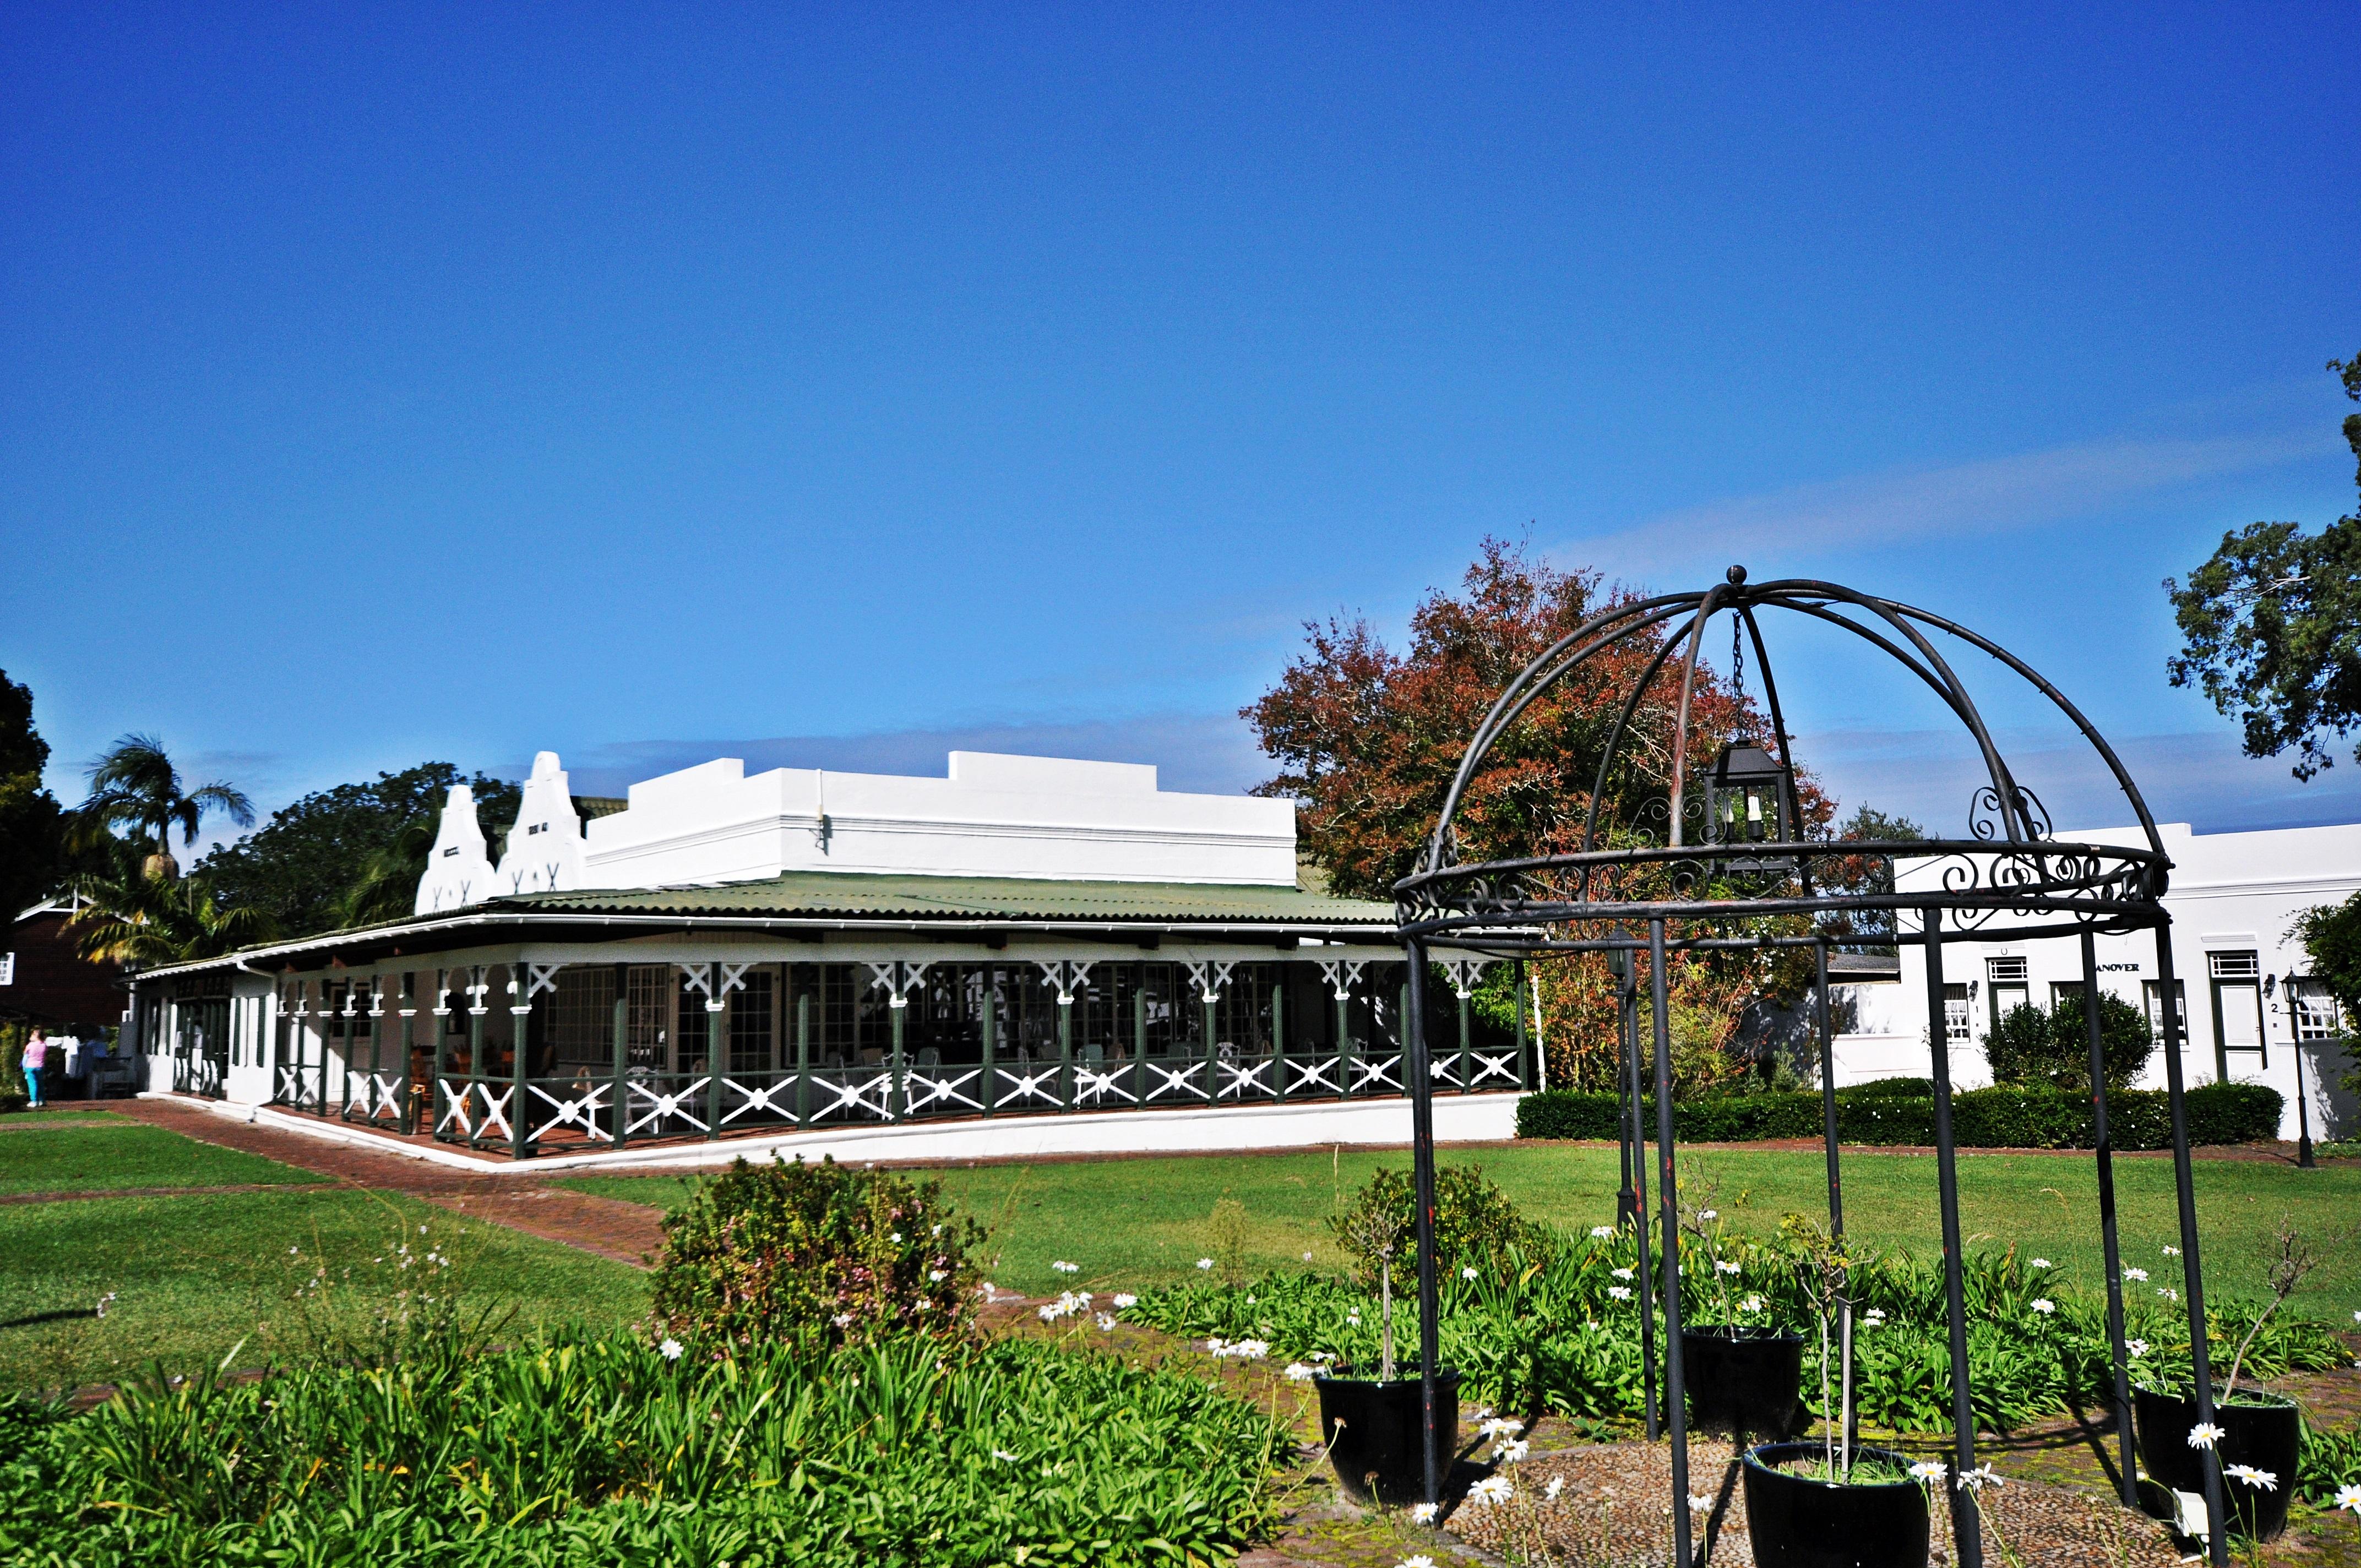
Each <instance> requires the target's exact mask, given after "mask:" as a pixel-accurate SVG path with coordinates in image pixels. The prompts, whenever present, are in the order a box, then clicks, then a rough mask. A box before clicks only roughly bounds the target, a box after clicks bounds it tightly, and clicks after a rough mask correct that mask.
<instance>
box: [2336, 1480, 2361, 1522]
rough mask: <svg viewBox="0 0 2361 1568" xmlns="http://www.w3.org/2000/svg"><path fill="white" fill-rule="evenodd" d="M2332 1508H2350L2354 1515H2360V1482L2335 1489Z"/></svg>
mask: <svg viewBox="0 0 2361 1568" xmlns="http://www.w3.org/2000/svg"><path fill="white" fill-rule="evenodd" d="M2334 1506H2335V1507H2337V1508H2350V1509H2352V1510H2353V1511H2354V1512H2355V1513H2356V1514H2361V1481H2356V1482H2352V1483H2348V1484H2347V1485H2345V1486H2339V1487H2337V1488H2336V1502H2335V1504H2334Z"/></svg>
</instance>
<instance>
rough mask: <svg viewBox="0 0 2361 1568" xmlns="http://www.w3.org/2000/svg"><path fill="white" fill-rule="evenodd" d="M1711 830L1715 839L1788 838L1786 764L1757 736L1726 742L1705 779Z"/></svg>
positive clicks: (1775, 841)
mask: <svg viewBox="0 0 2361 1568" xmlns="http://www.w3.org/2000/svg"><path fill="white" fill-rule="evenodd" d="M1706 808H1707V810H1708V813H1709V814H1710V816H1711V818H1712V821H1711V825H1710V827H1709V828H1708V833H1709V836H1710V837H1711V839H1712V840H1713V842H1715V843H1717V844H1778V843H1784V842H1785V841H1786V839H1787V836H1788V835H1787V826H1788V825H1787V770H1786V769H1784V768H1783V767H1781V766H1780V765H1779V760H1778V759H1777V758H1776V757H1773V755H1772V754H1771V753H1770V752H1768V751H1764V750H1763V747H1762V745H1761V743H1760V742H1758V741H1754V740H1731V741H1728V742H1725V743H1724V744H1723V746H1722V748H1721V755H1720V756H1719V757H1718V758H1716V759H1715V761H1714V764H1713V774H1712V777H1711V779H1710V780H1709V781H1708V787H1707V792H1706Z"/></svg>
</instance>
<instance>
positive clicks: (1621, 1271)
mask: <svg viewBox="0 0 2361 1568" xmlns="http://www.w3.org/2000/svg"><path fill="white" fill-rule="evenodd" d="M1608 1272H1609V1273H1610V1274H1612V1275H1614V1276H1615V1277H1616V1278H1618V1279H1631V1278H1633V1277H1636V1276H1637V1275H1638V1274H1639V1272H1640V1271H1639V1270H1638V1269H1636V1268H1615V1269H1609V1271H1608ZM2355 1316H2356V1317H2361V1313H2356V1314H2355Z"/></svg>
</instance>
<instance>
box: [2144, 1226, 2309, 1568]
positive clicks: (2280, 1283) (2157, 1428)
mask: <svg viewBox="0 0 2361 1568" xmlns="http://www.w3.org/2000/svg"><path fill="white" fill-rule="evenodd" d="M2278 1242H2279V1255H2278V1256H2277V1257H2275V1258H2273V1259H2272V1260H2271V1266H2270V1269H2269V1271H2268V1274H2267V1275H2266V1276H2265V1281H2264V1282H2265V1284H2266V1285H2267V1286H2268V1288H2269V1291H2270V1298H2271V1299H2270V1301H2269V1303H2268V1305H2266V1306H2265V1307H2264V1308H2263V1310H2262V1311H2261V1312H2259V1313H2257V1315H2256V1318H2255V1321H2254V1324H2253V1326H2252V1327H2250V1328H2249V1329H2247V1331H2246V1338H2244V1339H2242V1340H2240V1341H2239V1342H2238V1349H2237V1354H2235V1355H2233V1356H2232V1357H2231V1358H2230V1376H2229V1377H2228V1379H2227V1380H2225V1381H2224V1382H2223V1383H2222V1384H2221V1385H2220V1386H2219V1387H2217V1388H2215V1390H2214V1393H2213V1427H2212V1428H2210V1429H2208V1428H2206V1427H2203V1426H2202V1425H2201V1424H2200V1423H2199V1421H2198V1420H2197V1398H2196V1394H2195V1391H2194V1390H2193V1389H2192V1388H2191V1387H2190V1385H2189V1382H2188V1380H2187V1379H2186V1378H2180V1379H2174V1380H2171V1381H2169V1382H2168V1380H2167V1379H2165V1378H2163V1377H2161V1376H2155V1375H2153V1374H2152V1373H2151V1374H2149V1375H2146V1376H2142V1377H2141V1379H2140V1381H2139V1384H2138V1386H2137V1387H2135V1388H2134V1389H2133V1390H2132V1411H2133V1415H2134V1418H2135V1420H2136V1423H2137V1425H2138V1428H2139V1451H2140V1463H2141V1464H2142V1465H2143V1466H2145V1467H2146V1469H2147V1473H2148V1477H2149V1478H2150V1479H2151V1480H2154V1481H2157V1482H2158V1483H2160V1484H2161V1485H2163V1486H2168V1487H2169V1488H2170V1489H2172V1490H2173V1491H2175V1492H2180V1493H2184V1494H2186V1495H2187V1496H2188V1497H2190V1498H2202V1497H2204V1495H2205V1451H2206V1450H2207V1449H2211V1450H2213V1453H2214V1456H2215V1457H2216V1458H2217V1459H2219V1460H2220V1462H2221V1464H2222V1501H2223V1504H2224V1508H2226V1509H2227V1510H2228V1512H2229V1515H2230V1528H2231V1530H2232V1532H2233V1533H2235V1534H2237V1535H2243V1536H2245V1537H2246V1538H2247V1539H2248V1540H2250V1541H2270V1540H2273V1539H2275V1538H2276V1537H2277V1536H2278V1535H2279V1532H2280V1531H2281V1530H2285V1529H2286V1528H2287V1515H2288V1502H2289V1499H2290V1494H2291V1493H2292V1492H2293V1491H2294V1489H2295V1474H2296V1461H2297V1456H2298V1454H2299V1453H2301V1448H2302V1444H2303V1415H2302V1412H2301V1411H2300V1410H2299V1409H2297V1408H2296V1403H2295V1401H2294V1400H2292V1399H2290V1398H2284V1397H2282V1396H2280V1395H2278V1394H2272V1393H2267V1392H2265V1391H2264V1390H2262V1389H2258V1388H2247V1389H2241V1388H2240V1387H2238V1375H2239V1373H2240V1371H2241V1370H2243V1369H2244V1367H2245V1365H2246V1353H2247V1351H2248V1350H2250V1349H2251V1348H2253V1345H2254V1343H2255V1339H2256V1336H2257V1335H2258V1334H2260V1333H2261V1332H2263V1325H2264V1324H2265V1323H2267V1322H2268V1321H2270V1319H2271V1315H2272V1314H2273V1313H2275V1312H2277V1311H2278V1310H2279V1307H2280V1305H2281V1304H2282V1303H2284V1302H2285V1301H2286V1300H2287V1299H2288V1298H2289V1297H2290V1296H2291V1295H2293V1294H2294V1293H2295V1288H2296V1287H2297V1286H2298V1285H2301V1284H2302V1283H2303V1279H2304V1277H2305V1276H2306V1275H2308V1274H2310V1273H2311V1272H2312V1270H2313V1269H2315V1268H2317V1267H2319V1266H2320V1259H2319V1257H2318V1256H2317V1255H2315V1254H2314V1253H2313V1252H2312V1248H2311V1246H2310V1245H2308V1244H2306V1243H2305V1241H2304V1239H2303V1238H2302V1237H2301V1236H2300V1235H2298V1234H2296V1233H2295V1231H2294V1230H2293V1229H2292V1228H2291V1227H2290V1225H2289V1224H2288V1223H2287V1222H2286V1221H2285V1220H2284V1219H2282V1220H2281V1221H2280V1222H2279V1237H2278ZM2141 1348H2142V1349H2146V1348H2147V1347H2146V1346H2144V1345H2143V1346H2142V1347H2141ZM2183 1507H2184V1509H2185V1508H2187V1505H2186V1503H2184V1504H2183Z"/></svg>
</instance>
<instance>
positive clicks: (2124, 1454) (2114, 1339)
mask: <svg viewBox="0 0 2361 1568" xmlns="http://www.w3.org/2000/svg"><path fill="white" fill-rule="evenodd" d="M2082 1029H2083V1033H2084V1035H2085V1036H2087V1038H2088V1041H2089V1044H2090V1049H2091V1143H2092V1146H2093V1148H2094V1150H2095V1152H2096V1155H2097V1159H2098V1168H2099V1241H2100V1244H2101V1245H2102V1246H2103V1247H2104V1248H2105V1251H2106V1272H2107V1348H2108V1353H2109V1354H2110V1355H2111V1356H2112V1357H2113V1360H2114V1375H2115V1446H2116V1449H2117V1452H2118V1462H2117V1467H2116V1480H2117V1482H2118V1483H2119V1485H2120V1489H2121V1491H2122V1493H2123V1498H2124V1506H2125V1508H2137V1507H2139V1504H2140V1496H2139V1472H2138V1470H2137V1469H2136V1466H2135V1465H2134V1464H2133V1461H2132V1386H2131V1375H2130V1372H2129V1371H2128V1369H2127V1366H2126V1364H2125V1354H2124V1257H2123V1251H2122V1249H2121V1248H2120V1247H2118V1246H2117V1245H2116V1244H2115V1151H2114V1141H2113V1139H2112V1137H2111V1136H2110V1135H2109V1133H2108V1130H2107V1054H2106V1047H2105V1044H2104V1042H2103V1039H2102V1037H2101V1035H2100V1029H2099V949H2098V943H2097V942H2096V941H2095V940H2093V939H2092V935H2091V928H2090V927H2087V926H2085V927H2083V928H2082Z"/></svg>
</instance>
